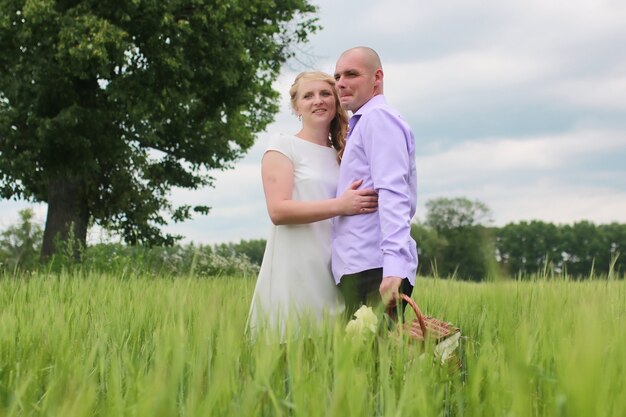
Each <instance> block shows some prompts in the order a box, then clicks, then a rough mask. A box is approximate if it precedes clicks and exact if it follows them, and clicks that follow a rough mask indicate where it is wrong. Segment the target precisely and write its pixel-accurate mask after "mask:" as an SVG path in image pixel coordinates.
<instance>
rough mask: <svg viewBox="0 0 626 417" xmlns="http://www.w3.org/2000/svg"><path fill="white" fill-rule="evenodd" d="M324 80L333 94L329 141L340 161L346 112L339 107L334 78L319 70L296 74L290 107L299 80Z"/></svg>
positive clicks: (344, 138) (296, 92)
mask: <svg viewBox="0 0 626 417" xmlns="http://www.w3.org/2000/svg"><path fill="white" fill-rule="evenodd" d="M303 80H307V81H326V82H327V83H328V84H330V86H331V87H332V91H333V96H335V109H336V111H335V117H334V118H333V120H332V121H331V122H330V135H329V138H328V139H329V141H330V143H331V144H332V146H333V148H335V150H336V151H337V160H339V162H341V157H342V156H343V150H344V148H345V146H346V136H347V134H348V113H346V111H345V110H344V109H343V108H342V107H341V101H339V94H337V90H336V89H335V79H334V78H333V77H331V76H330V75H328V74H326V73H325V72H321V71H305V72H301V73H300V74H298V76H297V77H296V79H295V80H294V82H293V84H292V85H291V88H290V89H289V96H290V97H291V108H292V109H294V110H295V109H296V100H297V98H298V97H297V94H298V87H299V86H300V81H303Z"/></svg>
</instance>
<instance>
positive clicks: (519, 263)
mask: <svg viewBox="0 0 626 417" xmlns="http://www.w3.org/2000/svg"><path fill="white" fill-rule="evenodd" d="M496 249H497V253H498V255H499V261H500V264H501V265H502V266H503V269H504V270H505V271H506V272H508V273H509V274H510V275H518V274H522V275H531V274H537V273H542V272H543V271H544V268H548V270H550V271H554V270H556V269H557V268H560V267H561V264H562V255H561V252H562V250H563V242H562V234H561V231H560V228H559V227H557V226H555V225H554V224H552V223H545V222H542V221H538V220H533V221H530V222H526V221H522V222H519V223H509V224H507V225H505V226H504V227H502V228H500V229H498V230H497V232H496Z"/></svg>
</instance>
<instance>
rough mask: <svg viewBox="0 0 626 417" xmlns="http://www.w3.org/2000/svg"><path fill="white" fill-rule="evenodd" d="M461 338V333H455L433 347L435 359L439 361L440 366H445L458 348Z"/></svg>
mask: <svg viewBox="0 0 626 417" xmlns="http://www.w3.org/2000/svg"><path fill="white" fill-rule="evenodd" d="M460 338H461V332H456V333H455V334H453V335H452V336H450V337H448V338H447V339H446V340H444V341H442V342H440V343H438V344H437V346H435V358H437V359H439V360H440V361H441V364H442V365H443V364H445V362H446V360H448V358H449V357H450V356H452V354H453V353H454V351H455V350H456V348H458V347H459V339H460Z"/></svg>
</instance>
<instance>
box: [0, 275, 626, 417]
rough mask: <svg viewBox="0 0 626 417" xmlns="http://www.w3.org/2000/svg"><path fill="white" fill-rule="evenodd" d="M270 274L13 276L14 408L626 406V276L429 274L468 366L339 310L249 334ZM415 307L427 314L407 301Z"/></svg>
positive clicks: (273, 410) (433, 296)
mask: <svg viewBox="0 0 626 417" xmlns="http://www.w3.org/2000/svg"><path fill="white" fill-rule="evenodd" d="M253 286H254V282H253V281H251V280H249V279H242V278H228V279H226V278H224V277H222V278H220V279H206V278H203V279H198V278H195V277H187V278H177V279H171V278H167V277H160V278H157V279H155V278H153V277H151V276H148V275H146V276H142V275H141V274H135V275H126V276H124V277H123V278H120V277H118V276H114V275H113V274H111V275H100V274H95V273H94V274H89V273H76V274H72V273H61V274H50V275H47V276H46V275H45V274H35V275H32V276H30V277H11V276H4V277H2V278H0V416H64V417H74V416H116V417H118V416H212V415H215V416H228V415H232V416H342V417H343V416H405V415H406V416H413V415H421V416H523V417H525V416H584V417H589V416H622V415H624V410H626V395H624V394H625V393H626V383H625V380H626V378H624V376H623V375H624V371H625V369H624V368H625V364H626V346H625V343H626V330H625V329H626V323H625V321H626V319H625V317H626V283H625V282H624V281H623V280H622V281H611V280H603V281H594V280H591V281H585V282H570V281H568V280H566V279H552V280H546V279H542V280H537V281H535V282H520V281H504V282H494V283H483V284H471V283H463V282H455V281H446V280H438V279H424V278H422V279H418V281H417V285H416V288H415V291H414V294H413V298H414V299H415V300H417V301H418V303H419V304H420V306H421V307H422V309H423V310H424V311H426V312H428V313H430V314H432V315H435V316H438V317H444V318H446V319H447V320H449V321H452V322H453V323H455V324H457V325H459V326H460V327H461V328H462V331H463V334H464V335H465V336H466V337H467V339H466V340H465V342H464V344H463V352H464V368H463V372H450V371H449V370H448V369H446V368H442V367H441V366H439V365H437V364H434V363H433V361H432V359H431V356H430V353H431V352H430V350H429V349H427V352H426V353H425V354H424V355H420V353H421V352H420V351H419V350H418V349H416V348H415V346H413V345H411V344H410V343H408V342H407V341H403V340H398V339H396V338H391V337H388V336H385V333H382V334H381V335H379V336H372V337H370V338H365V339H363V340H360V341H355V340H352V339H350V338H349V337H347V336H346V334H345V332H344V330H343V323H340V322H336V321H332V320H329V321H328V322H327V323H325V325H324V326H323V327H322V328H311V329H310V334H311V337H308V338H296V337H294V338H289V339H288V340H287V342H286V343H282V344H281V343H278V341H277V337H273V336H272V335H271V333H268V334H270V336H269V337H268V338H269V340H266V338H259V340H258V341H256V342H250V341H248V339H247V338H246V337H245V335H244V330H245V321H246V317H247V313H248V307H249V302H250V298H251V294H252V290H253ZM407 318H411V314H410V313H407Z"/></svg>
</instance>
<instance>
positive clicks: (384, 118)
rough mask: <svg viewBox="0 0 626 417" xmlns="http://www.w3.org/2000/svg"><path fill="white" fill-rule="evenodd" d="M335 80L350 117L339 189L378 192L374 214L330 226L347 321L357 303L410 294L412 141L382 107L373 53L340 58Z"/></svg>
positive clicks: (413, 259) (358, 51)
mask: <svg viewBox="0 0 626 417" xmlns="http://www.w3.org/2000/svg"><path fill="white" fill-rule="evenodd" d="M335 80H336V88H337V90H338V92H339V97H340V99H341V104H342V106H343V107H344V108H345V109H346V110H349V111H351V112H352V117H351V118H350V121H349V125H350V130H349V133H348V138H347V140H346V147H345V151H344V154H343V157H342V160H341V166H340V172H339V183H338V185H337V190H338V192H339V191H343V190H345V189H346V188H347V187H348V186H349V185H350V184H351V183H352V182H353V181H355V180H358V179H363V184H362V187H364V188H373V189H375V190H376V191H377V192H378V211H377V212H374V213H371V214H362V215H359V216H340V217H336V218H335V219H334V222H333V247H332V269H333V275H334V277H335V282H336V283H337V285H338V287H339V289H340V290H341V292H342V294H343V296H344V298H345V301H346V313H347V314H348V315H349V316H351V315H352V314H353V313H354V311H356V310H357V309H358V308H359V306H360V305H361V304H367V305H376V304H379V303H380V301H381V300H382V301H383V303H384V304H385V305H387V306H389V307H393V306H395V305H396V301H397V300H398V297H399V293H405V294H407V295H409V296H410V295H411V292H412V291H413V285H414V284H415V273H416V270H417V250H416V245H415V241H414V240H413V239H412V238H411V235H410V231H411V219H412V218H413V215H414V214H415V206H416V201H417V174H416V171H415V140H414V138H413V133H412V132H411V129H410V127H409V125H408V124H407V123H406V122H405V121H404V120H402V118H401V117H400V115H399V114H398V112H397V111H396V110H394V109H393V108H391V107H389V106H388V105H387V101H386V100H385V96H384V95H383V70H382V65H381V62H380V58H379V57H378V54H377V53H376V52H375V51H374V50H373V49H371V48H367V47H357V48H352V49H349V50H347V51H345V52H344V53H343V54H341V56H340V57H339V59H338V61H337V64H336V67H335ZM404 306H405V303H403V305H402V308H403V309H404Z"/></svg>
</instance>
